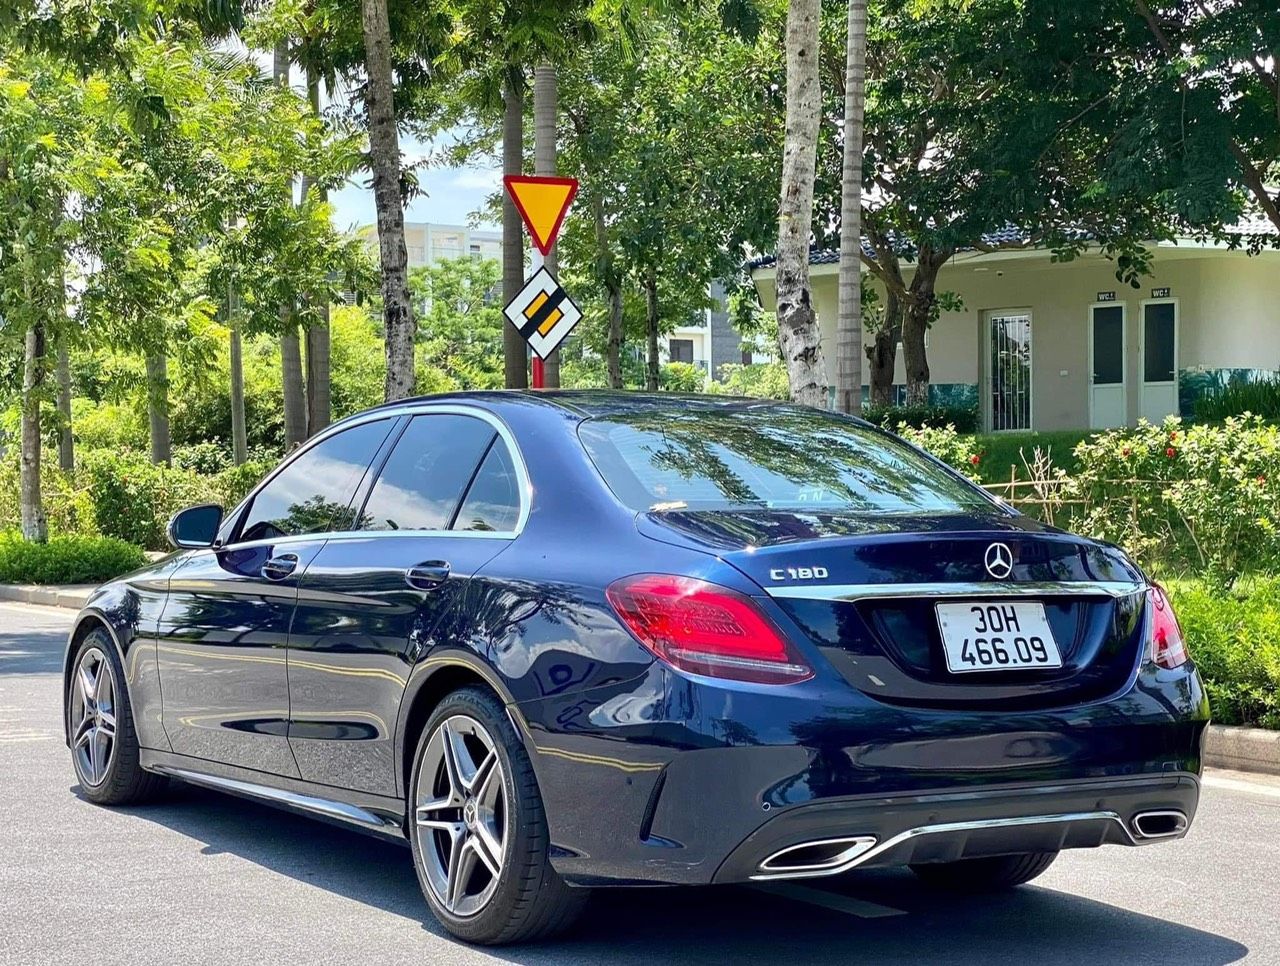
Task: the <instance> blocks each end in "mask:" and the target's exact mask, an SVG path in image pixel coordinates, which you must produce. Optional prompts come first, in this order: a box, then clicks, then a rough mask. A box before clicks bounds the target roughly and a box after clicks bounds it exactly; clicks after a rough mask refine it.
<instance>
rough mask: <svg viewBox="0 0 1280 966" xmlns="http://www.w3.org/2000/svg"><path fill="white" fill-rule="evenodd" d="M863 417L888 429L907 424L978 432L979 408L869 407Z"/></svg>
mask: <svg viewBox="0 0 1280 966" xmlns="http://www.w3.org/2000/svg"><path fill="white" fill-rule="evenodd" d="M862 416H863V418H864V419H866V420H868V421H870V422H873V423H875V424H876V425H877V426H883V427H885V428H886V429H889V428H892V427H894V426H901V425H903V424H904V423H905V424H906V425H907V426H911V427H913V428H915V429H923V428H925V427H933V428H935V429H937V428H941V427H943V426H951V427H954V428H955V430H956V431H957V432H960V433H976V432H977V431H978V407H977V406H868V407H864V408H863V410H862Z"/></svg>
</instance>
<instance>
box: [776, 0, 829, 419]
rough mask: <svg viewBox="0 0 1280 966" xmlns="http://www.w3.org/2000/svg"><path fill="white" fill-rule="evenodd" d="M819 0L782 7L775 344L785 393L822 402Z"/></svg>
mask: <svg viewBox="0 0 1280 966" xmlns="http://www.w3.org/2000/svg"><path fill="white" fill-rule="evenodd" d="M820 6H821V4H820V3H819V0H791V3H790V6H789V7H788V9H787V36H786V49H787V114H786V135H785V141H784V147H783V152H782V196H781V199H780V201H779V205H778V262H777V275H776V283H775V284H776V285H777V292H778V308H777V315H778V348H779V350H780V354H781V356H782V361H783V362H784V363H785V364H786V367H787V377H788V379H789V380H790V383H791V398H792V399H794V400H795V401H796V402H798V403H803V404H805V405H809V406H820V407H823V408H825V407H826V406H827V371H826V363H825V361H824V360H823V357H822V337H821V332H820V331H819V329H818V317H817V314H816V313H815V311H814V308H813V293H812V292H811V291H810V288H809V238H810V234H811V231H812V224H813V181H814V166H815V163H816V159H817V152H818V121H819V111H820V108H821V106H822V97H821V90H820V88H819V82H818V16H819V12H820Z"/></svg>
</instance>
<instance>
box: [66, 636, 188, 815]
mask: <svg viewBox="0 0 1280 966" xmlns="http://www.w3.org/2000/svg"><path fill="white" fill-rule="evenodd" d="M71 667H72V671H71V679H70V680H69V681H68V682H67V688H68V691H67V734H68V735H70V738H71V761H72V764H73V765H74V766H75V770H76V777H77V778H78V779H79V780H80V788H81V791H83V793H84V797H85V798H87V799H89V801H91V802H97V803H98V804H99V805H129V804H133V803H136V802H142V801H146V800H147V799H150V798H154V797H155V796H156V795H157V794H159V793H160V792H161V791H162V790H163V789H164V786H165V784H166V782H165V779H164V777H163V776H161V775H153V774H151V773H150V772H146V771H143V770H142V766H141V765H140V764H139V761H138V759H139V747H138V735H137V732H136V731H135V730H134V727H133V708H132V707H131V706H130V704H129V692H128V691H127V690H126V689H125V686H124V669H123V668H122V667H121V666H120V658H119V656H118V655H117V654H116V649H115V645H114V644H113V643H112V641H111V638H110V637H108V635H107V632H106V631H104V630H102V629H101V628H97V629H95V630H92V631H90V632H89V633H88V634H86V635H85V637H84V640H83V641H81V642H80V648H79V650H77V651H76V657H75V662H74V663H73V664H72V665H71Z"/></svg>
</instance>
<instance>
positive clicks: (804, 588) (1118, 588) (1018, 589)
mask: <svg viewBox="0 0 1280 966" xmlns="http://www.w3.org/2000/svg"><path fill="white" fill-rule="evenodd" d="M764 590H765V593H766V594H768V595H769V596H770V597H781V598H787V599H792V600H876V599H883V598H895V597H1054V596H1063V595H1070V596H1076V597H1078V596H1090V595H1094V596H1096V595H1100V594H1102V595H1106V596H1108V597H1128V596H1129V595H1130V594H1136V593H1139V592H1141V591H1145V590H1146V585H1145V584H1143V583H1141V582H1140V581H1136V580H1062V581H1050V580H1045V581H1018V582H1012V583H996V582H994V581H993V582H986V581H976V580H975V581H962V582H957V583H919V584H825V585H814V584H787V585H785V586H780V587H766V588H765V589H764Z"/></svg>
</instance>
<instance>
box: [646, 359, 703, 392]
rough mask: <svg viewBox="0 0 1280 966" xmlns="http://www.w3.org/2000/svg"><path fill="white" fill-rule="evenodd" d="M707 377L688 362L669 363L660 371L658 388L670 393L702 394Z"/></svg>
mask: <svg viewBox="0 0 1280 966" xmlns="http://www.w3.org/2000/svg"><path fill="white" fill-rule="evenodd" d="M706 381H707V376H706V373H704V372H703V371H702V370H701V369H699V368H698V367H697V366H695V365H693V364H692V363H688V362H668V363H666V364H664V365H663V366H662V368H661V369H660V370H659V371H658V386H659V388H662V389H666V390H667V391H669V392H701V391H702V387H703V386H704V385H705V384H706Z"/></svg>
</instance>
